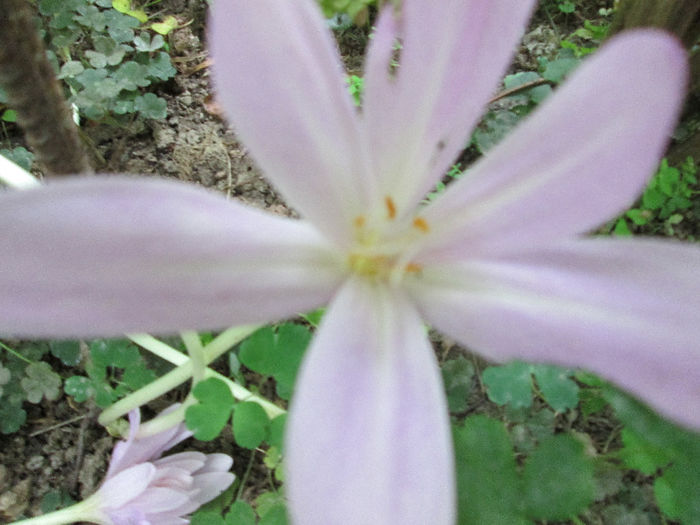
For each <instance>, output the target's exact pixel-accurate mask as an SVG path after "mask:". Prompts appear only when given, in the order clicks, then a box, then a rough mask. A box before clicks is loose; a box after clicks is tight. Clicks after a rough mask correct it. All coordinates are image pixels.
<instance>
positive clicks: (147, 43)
mask: <svg viewBox="0 0 700 525" xmlns="http://www.w3.org/2000/svg"><path fill="white" fill-rule="evenodd" d="M164 45H165V40H163V37H162V36H161V35H155V36H154V37H153V38H151V35H150V34H148V33H147V32H145V31H144V32H143V33H141V34H140V35H138V36H137V37H134V47H135V48H136V51H141V52H144V53H151V52H153V51H157V50H158V49H160V48H161V47H163V46H164Z"/></svg>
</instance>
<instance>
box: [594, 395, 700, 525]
mask: <svg viewBox="0 0 700 525" xmlns="http://www.w3.org/2000/svg"><path fill="white" fill-rule="evenodd" d="M604 392H605V396H606V398H607V399H608V401H609V402H610V404H611V405H612V406H613V408H614V409H615V411H616V413H617V416H618V418H619V419H620V421H621V422H622V423H623V424H625V426H626V427H627V428H626V430H627V431H628V432H630V433H634V437H633V438H632V439H633V441H632V443H631V445H630V447H631V448H630V450H629V451H628V452H627V455H628V456H630V455H632V453H633V452H634V451H635V448H632V447H636V451H637V454H638V455H637V457H634V456H632V459H631V460H632V461H633V462H634V463H635V464H636V465H637V466H638V467H640V466H641V467H644V466H646V467H647V469H650V468H651V467H652V464H653V463H661V462H664V461H665V460H666V459H669V460H670V462H671V466H670V467H668V468H667V469H666V470H665V471H664V473H663V476H662V477H661V478H660V479H659V480H657V482H656V483H655V486H654V491H655V494H656V497H657V500H658V503H659V506H660V507H661V509H662V510H663V511H664V512H665V513H666V514H668V515H669V516H670V517H672V518H674V519H676V518H677V519H679V521H681V522H682V523H698V522H700V499H699V498H697V487H698V486H700V435H699V434H697V433H694V432H692V431H689V430H686V429H683V428H680V427H678V426H676V425H674V424H672V423H670V422H668V421H666V420H664V419H663V418H661V417H660V416H659V415H658V414H656V413H655V412H653V411H651V410H650V409H649V408H647V407H646V406H644V405H643V404H641V403H640V402H639V401H637V400H636V399H634V398H632V397H631V396H629V395H627V394H625V393H623V392H621V391H619V390H616V389H614V388H612V387H607V388H606V389H605V391H604ZM630 435H631V434H630ZM628 442H629V436H628ZM643 455H645V456H646V457H644V456H643ZM664 455H666V457H664ZM626 459H628V460H629V458H626ZM645 461H648V465H645V464H644V462H645Z"/></svg>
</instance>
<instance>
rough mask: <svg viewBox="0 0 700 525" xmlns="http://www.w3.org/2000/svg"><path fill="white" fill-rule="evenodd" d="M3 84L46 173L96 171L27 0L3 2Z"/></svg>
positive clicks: (0, 59)
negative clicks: (87, 153) (90, 161)
mask: <svg viewBox="0 0 700 525" xmlns="http://www.w3.org/2000/svg"><path fill="white" fill-rule="evenodd" d="M0 85H2V87H3V88H4V89H5V91H6V92H7V96H8V103H9V106H10V107H11V108H12V109H14V110H15V111H16V112H17V123H18V124H19V126H20V127H21V128H22V130H23V131H24V134H25V137H26V139H27V143H28V144H29V146H30V147H31V148H32V150H33V151H34V153H35V155H36V157H37V160H38V161H39V163H41V164H42V165H43V166H44V168H45V170H46V172H47V174H54V175H63V174H71V173H73V174H76V173H90V172H92V168H91V167H90V163H89V162H88V159H87V156H86V154H85V151H84V149H83V145H82V143H81V141H80V138H79V136H78V131H77V127H76V125H75V124H74V122H73V120H72V118H71V113H70V110H69V107H68V104H67V102H66V100H65V98H64V96H63V91H62V89H61V86H60V85H59V83H58V80H57V79H56V76H55V75H54V72H53V69H52V67H51V64H50V63H49V61H48V59H47V57H46V52H45V49H44V46H43V43H42V42H41V40H40V39H39V34H38V31H37V28H36V25H35V23H34V13H33V11H32V8H31V6H30V4H29V2H28V1H27V0H2V9H0Z"/></svg>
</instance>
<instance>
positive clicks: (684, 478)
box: [654, 455, 700, 525]
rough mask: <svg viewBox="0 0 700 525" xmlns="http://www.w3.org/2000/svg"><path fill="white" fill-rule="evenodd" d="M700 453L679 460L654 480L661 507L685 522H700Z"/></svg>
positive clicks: (673, 516)
mask: <svg viewBox="0 0 700 525" xmlns="http://www.w3.org/2000/svg"><path fill="white" fill-rule="evenodd" d="M698 487H700V455H694V457H691V458H690V460H689V461H688V460H686V461H678V462H676V464H675V465H673V466H671V467H670V468H669V469H668V470H667V471H666V472H664V475H663V476H662V477H661V478H659V479H657V480H656V481H655V482H654V495H655V496H656V500H657V502H658V504H659V508H660V509H661V510H662V511H663V512H664V513H665V514H667V515H668V516H669V517H671V518H673V519H677V520H679V521H680V522H681V523H683V524H688V525H690V524H691V523H700V498H699V497H698Z"/></svg>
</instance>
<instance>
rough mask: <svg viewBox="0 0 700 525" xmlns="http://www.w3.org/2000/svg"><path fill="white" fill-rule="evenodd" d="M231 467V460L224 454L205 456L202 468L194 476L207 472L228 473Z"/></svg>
mask: <svg viewBox="0 0 700 525" xmlns="http://www.w3.org/2000/svg"><path fill="white" fill-rule="evenodd" d="M232 466H233V458H232V457H231V456H228V455H226V454H207V457H206V460H205V462H204V466H203V467H202V468H200V469H199V470H197V472H196V474H206V473H207V472H228V471H229V470H230V469H231V467H232Z"/></svg>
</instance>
